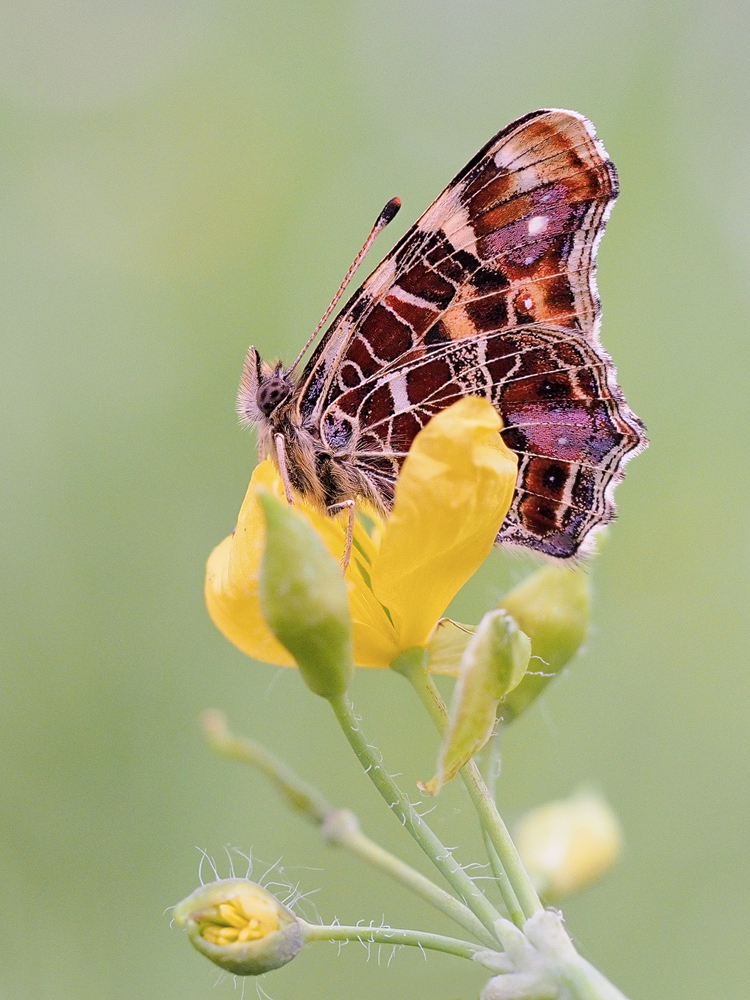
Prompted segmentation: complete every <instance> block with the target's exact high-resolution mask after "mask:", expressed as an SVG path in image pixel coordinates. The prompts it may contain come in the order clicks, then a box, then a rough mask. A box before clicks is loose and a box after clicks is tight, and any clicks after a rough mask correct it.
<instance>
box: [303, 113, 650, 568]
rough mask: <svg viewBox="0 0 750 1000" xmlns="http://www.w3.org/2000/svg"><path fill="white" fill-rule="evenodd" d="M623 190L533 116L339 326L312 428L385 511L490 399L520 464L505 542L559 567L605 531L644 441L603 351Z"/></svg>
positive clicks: (581, 121)
mask: <svg viewBox="0 0 750 1000" xmlns="http://www.w3.org/2000/svg"><path fill="white" fill-rule="evenodd" d="M616 195H617V175H616V172H615V168H614V166H613V165H612V163H611V162H610V161H609V159H608V158H607V156H606V153H605V151H604V149H603V147H602V146H601V143H599V142H598V140H597V139H596V136H595V133H594V130H593V127H592V126H591V124H590V123H589V122H588V121H587V120H586V119H585V118H583V117H582V116H580V115H577V114H575V113H573V112H568V111H538V112H535V113H533V114H531V115H528V116H526V117H525V118H522V119H519V120H518V121H517V122H514V123H513V124H511V125H509V126H508V127H507V128H506V129H504V130H503V131H502V132H500V133H499V134H498V135H497V136H495V138H494V139H493V140H491V142H490V143H488V144H487V146H485V148H484V149H483V150H481V151H480V152H479V153H478V154H477V155H476V157H474V159H473V160H472V161H471V162H470V163H469V164H468V165H467V166H466V167H465V168H464V170H463V171H462V172H461V173H460V174H459V175H458V177H456V178H455V180H453V181H452V183H451V184H450V185H449V186H448V188H447V189H446V190H445V191H444V192H443V193H442V194H441V195H440V197H439V198H438V199H437V200H436V201H435V202H434V203H433V204H432V205H431V206H430V208H429V209H428V210H427V211H426V212H425V213H424V215H423V216H422V218H421V219H420V220H419V221H418V222H417V223H416V225H415V226H413V227H412V229H411V230H410V231H409V232H408V233H407V234H406V235H405V236H404V237H403V239H402V240H401V241H400V242H399V244H398V245H397V246H396V247H395V248H394V250H393V251H391V253H390V254H388V256H387V257H386V258H385V259H384V260H383V261H382V263H381V264H380V265H379V267H378V268H377V269H376V270H375V271H374V272H373V274H372V275H371V276H370V277H369V278H368V279H367V281H366V282H365V283H364V285H363V286H362V287H361V288H360V289H359V290H358V292H356V293H355V295H354V296H353V297H352V299H351V300H350V301H349V303H348V304H347V306H346V307H345V308H344V309H343V310H342V312H341V313H340V314H339V316H338V317H337V319H336V320H335V321H334V323H333V325H332V327H331V329H330V331H329V333H328V334H327V336H326V337H325V339H324V340H323V342H322V343H321V344H320V346H319V348H318V350H317V351H316V353H315V355H314V356H313V358H312V359H311V361H310V363H309V364H308V366H307V368H306V370H305V373H304V375H303V378H302V380H301V386H300V388H301V392H300V397H299V408H300V414H301V417H302V419H303V421H304V423H305V425H306V426H307V427H308V428H310V430H311V431H312V432H313V433H315V434H316V435H318V436H319V437H320V438H321V439H322V442H323V444H324V446H325V447H326V449H327V450H330V452H331V453H332V454H334V455H337V454H338V455H342V456H344V455H345V456H347V458H348V460H349V461H351V462H353V463H355V464H356V465H357V467H358V469H359V470H360V472H362V473H364V474H365V475H366V476H367V478H368V479H369V480H370V482H372V483H373V486H374V487H375V489H376V492H377V493H378V494H379V495H380V496H381V497H382V500H383V505H384V507H386V508H387V507H388V506H389V505H390V503H391V502H392V498H393V491H394V485H395V480H396V477H397V475H398V471H399V468H400V466H401V464H402V463H403V461H404V458H405V456H406V455H407V454H408V451H409V447H410V445H411V442H412V441H413V439H414V436H415V435H416V434H417V433H418V432H419V430H420V429H421V428H422V427H423V426H424V425H425V424H426V423H427V421H428V420H429V419H430V417H431V416H432V415H433V414H434V413H436V412H438V411H439V410H441V409H443V408H445V407H446V406H449V405H450V404H451V403H453V402H455V401H456V400H457V399H459V398H461V397H462V396H464V395H467V394H468V395H479V396H484V397H486V398H487V399H488V400H490V401H491V402H492V403H493V405H494V406H495V407H496V408H497V410H498V411H499V413H500V415H501V417H502V418H503V422H504V428H505V429H504V431H503V434H504V438H505V441H506V443H507V444H508V445H509V447H511V448H513V449H514V450H515V451H516V452H517V453H518V456H519V476H518V481H517V487H516V494H515V497H514V501H513V505H512V507H511V510H510V512H509V514H508V516H507V518H506V520H505V522H504V524H503V527H502V529H501V532H500V534H499V536H498V539H499V540H500V541H506V542H510V543H515V544H520V545H524V546H526V547H530V548H534V549H538V550H541V551H543V552H546V553H548V554H550V555H554V556H558V557H563V558H565V557H568V556H571V555H574V554H576V553H577V552H578V551H579V550H580V548H581V545H582V543H583V542H584V540H585V538H586V536H587V534H588V533H589V531H590V530H591V529H592V528H594V527H597V526H598V525H600V524H602V523H606V522H607V521H609V520H611V518H612V516H613V514H614V506H613V502H612V493H613V490H614V485H615V484H616V482H617V481H618V480H619V479H620V478H621V476H622V472H621V469H622V466H623V464H624V462H625V461H626V459H627V458H628V457H629V456H630V455H632V454H633V453H635V452H636V451H637V450H639V449H640V448H642V447H643V446H644V444H645V438H644V437H643V433H642V426H641V424H640V422H639V421H638V418H637V417H635V416H634V414H632V412H631V411H630V410H629V409H628V407H627V405H626V404H625V402H624V399H623V397H622V393H621V392H620V390H619V387H618V386H617V382H616V376H615V371H614V368H613V366H612V363H611V361H610V359H609V357H608V356H607V355H606V353H605V352H604V351H603V350H602V348H601V346H600V345H599V339H598V327H599V300H598V296H597V291H596V285H595V281H594V274H595V266H596V250H597V245H598V242H599V239H600V238H601V234H602V232H603V229H604V225H605V223H606V219H607V215H608V213H609V210H610V208H611V205H612V203H613V201H614V199H615V197H616Z"/></svg>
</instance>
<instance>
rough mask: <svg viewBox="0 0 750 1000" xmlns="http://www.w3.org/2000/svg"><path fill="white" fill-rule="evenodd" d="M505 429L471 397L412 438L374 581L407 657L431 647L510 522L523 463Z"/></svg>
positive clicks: (491, 410) (481, 402) (490, 409)
mask: <svg viewBox="0 0 750 1000" xmlns="http://www.w3.org/2000/svg"><path fill="white" fill-rule="evenodd" d="M501 427H502V422H501V420H500V417H499V416H498V414H497V411H496V410H495V409H494V407H493V406H492V405H491V404H490V403H489V402H487V400H485V399H479V398H478V397H473V396H472V397H467V398H466V399H462V400H459V401H458V402H457V403H454V404H453V405H452V406H450V407H448V409H447V410H443V411H442V412H441V413H438V414H436V416H434V417H433V418H432V420H430V422H429V423H428V424H427V426H426V427H425V428H424V429H423V430H422V431H420V432H419V434H417V436H416V438H415V439H414V442H413V444H412V446H411V450H410V451H409V455H408V457H407V459H406V461H405V462H404V466H403V468H402V470H401V474H400V475H399V477H398V481H397V483H396V499H395V504H394V508H393V513H392V514H391V517H390V518H389V520H388V523H387V525H386V528H385V532H384V534H383V540H382V543H381V546H380V552H379V554H378V558H377V561H376V564H375V568H374V572H373V574H372V588H373V591H374V592H375V595H376V596H377V597H378V599H379V600H380V601H381V602H382V603H383V604H384V605H385V606H386V607H387V608H388V609H389V611H390V613H391V617H392V619H393V624H394V627H395V631H396V638H397V641H398V645H399V647H400V649H402V650H403V649H408V648H410V647H411V646H423V645H425V644H426V642H427V639H428V636H429V634H430V632H431V630H432V628H433V627H434V625H435V623H436V622H437V620H438V618H439V617H440V616H441V614H442V613H443V611H444V610H445V608H446V607H447V606H448V603H449V602H450V600H451V599H452V598H453V597H454V595H455V594H456V593H457V592H458V591H459V590H460V588H461V587H462V586H463V585H464V583H466V581H467V580H468V579H469V578H470V577H471V576H472V575H473V573H474V572H475V571H476V570H477V569H478V568H479V566H480V565H481V564H482V562H484V560H485V558H486V557H487V556H488V555H489V553H490V550H491V549H492V545H493V543H494V541H495V537H496V535H497V533H498V531H499V530H500V526H501V524H502V523H503V521H504V520H505V515H506V514H507V513H508V509H509V508H510V504H511V501H512V499H513V490H514V488H515V483H516V475H517V472H518V460H517V458H516V456H515V454H514V453H513V452H512V451H510V449H508V448H507V447H506V446H505V444H504V442H503V440H502V438H501V437H500V434H499V433H498V431H499V430H500V428H501Z"/></svg>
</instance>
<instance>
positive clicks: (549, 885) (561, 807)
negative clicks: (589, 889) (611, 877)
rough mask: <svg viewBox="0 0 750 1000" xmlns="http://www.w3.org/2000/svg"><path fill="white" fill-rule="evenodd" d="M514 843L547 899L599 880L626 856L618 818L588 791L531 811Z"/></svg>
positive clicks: (526, 816) (521, 825) (603, 802)
mask: <svg viewBox="0 0 750 1000" xmlns="http://www.w3.org/2000/svg"><path fill="white" fill-rule="evenodd" d="M514 839H515V842H516V847H517V848H518V853H519V854H520V855H521V859H522V861H523V863H524V865H525V866H526V870H527V871H528V873H529V875H530V876H531V878H532V881H533V882H534V884H535V886H536V888H537V890H538V891H539V892H540V893H541V894H542V895H543V896H546V897H547V898H548V899H560V898H561V897H562V896H567V895H569V894H570V893H572V892H575V891H577V890H578V889H581V888H583V886H585V885H588V884H589V883H590V882H593V881H595V880H596V879H597V878H599V877H600V876H601V875H603V874H604V873H605V872H607V871H609V869H610V868H612V866H613V865H614V864H615V863H616V862H617V860H618V859H619V857H620V854H621V853H622V832H621V830H620V824H619V822H618V820H617V817H616V816H615V814H614V812H613V811H612V809H611V808H610V806H609V805H608V804H607V803H606V802H605V801H604V799H603V798H601V796H599V795H595V794H593V793H592V792H586V791H581V792H578V793H577V794H576V795H572V796H571V797H570V798H568V799H560V800H559V801H556V802H549V803H548V804H547V805H544V806H540V807H539V808H538V809H532V810H531V811H530V812H528V813H526V815H525V816H523V817H522V818H521V820H520V821H519V823H518V825H517V826H516V831H515V838H514Z"/></svg>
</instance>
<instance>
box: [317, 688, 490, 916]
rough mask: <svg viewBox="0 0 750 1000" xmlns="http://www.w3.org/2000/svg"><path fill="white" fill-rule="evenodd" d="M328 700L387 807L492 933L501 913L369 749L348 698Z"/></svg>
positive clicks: (342, 696) (343, 696) (341, 696)
mask: <svg viewBox="0 0 750 1000" xmlns="http://www.w3.org/2000/svg"><path fill="white" fill-rule="evenodd" d="M329 700H330V704H331V707H332V708H333V711H334V713H335V715H336V718H337V719H338V722H339V725H340V726H341V729H342V730H343V733H344V735H345V736H346V738H347V740H348V741H349V745H350V746H351V748H352V750H354V753H355V754H356V756H357V759H358V760H359V762H360V764H361V765H362V767H363V768H364V770H365V773H366V774H367V775H368V776H369V777H370V780H371V781H372V783H373V784H374V785H375V787H376V788H377V790H378V791H379V792H380V794H381V796H382V797H383V799H384V800H385V802H386V804H387V805H388V807H389V808H390V809H391V811H392V812H393V813H394V814H395V816H396V817H397V818H398V820H399V821H400V822H401V825H402V826H403V827H404V828H405V829H406V830H407V831H408V833H409V834H410V835H411V836H412V837H413V838H414V840H415V841H416V842H417V844H419V846H420V847H421V848H422V850H423V851H424V853H425V854H426V855H427V857H428V858H429V859H430V861H432V863H433V864H434V865H435V867H436V868H437V869H438V871H439V872H440V873H441V875H442V876H443V877H444V878H445V880H446V881H447V882H448V883H449V885H451V886H452V887H453V889H454V890H455V891H456V892H457V893H458V895H459V896H461V898H462V899H463V900H464V902H465V903H466V905H467V906H468V907H469V908H470V909H471V910H473V911H474V913H475V914H476V915H477V916H478V917H479V919H480V920H481V922H482V923H483V924H484V926H485V927H486V928H487V930H488V931H490V933H491V934H493V936H494V934H495V921H496V920H497V919H498V917H499V916H500V914H499V913H498V912H497V910H496V909H495V907H494V906H493V905H492V903H490V901H489V900H488V899H487V897H486V896H485V895H484V893H482V892H481V891H480V890H479V889H478V888H477V886H476V885H475V884H474V882H473V881H472V880H471V879H470V878H469V876H468V875H467V874H466V872H465V871H464V870H463V868H462V867H461V866H460V865H459V863H458V862H457V861H456V859H455V858H454V857H453V855H452V854H451V852H450V851H449V850H448V848H447V847H446V846H445V845H444V844H443V843H442V842H441V841H440V839H439V838H438V837H437V836H436V835H435V833H433V831H432V830H431V829H430V827H429V826H428V825H427V824H426V823H425V821H424V820H423V819H422V817H421V816H420V815H419V813H418V812H417V811H416V809H415V808H414V806H413V805H412V804H411V802H409V800H408V799H407V797H406V796H405V795H404V793H403V792H402V791H401V789H400V788H399V787H398V785H397V784H396V782H395V781H394V780H393V778H392V777H391V776H390V775H389V774H388V772H387V771H386V770H385V768H384V767H383V765H382V763H381V760H380V759H379V756H376V755H375V754H374V753H373V752H372V749H371V747H370V746H369V744H368V743H367V740H366V739H365V737H364V734H363V733H362V730H361V729H360V728H359V722H358V720H357V717H356V716H355V714H354V711H353V709H352V705H351V702H350V701H349V699H348V697H347V696H346V695H340V696H339V697H337V698H331V699H329Z"/></svg>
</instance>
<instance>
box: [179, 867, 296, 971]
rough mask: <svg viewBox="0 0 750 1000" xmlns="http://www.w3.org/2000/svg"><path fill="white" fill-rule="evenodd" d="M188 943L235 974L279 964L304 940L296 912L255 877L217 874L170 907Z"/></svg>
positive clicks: (289, 960) (286, 959) (289, 958)
mask: <svg viewBox="0 0 750 1000" xmlns="http://www.w3.org/2000/svg"><path fill="white" fill-rule="evenodd" d="M174 919H175V922H176V923H178V924H179V925H180V926H187V932H188V937H189V938H190V941H191V942H192V944H193V946H194V947H195V948H196V949H197V950H198V951H199V952H200V953H201V954H202V955H205V956H206V958H210V959H211V961H212V962H213V963H214V964H215V965H218V966H220V967H221V968H222V969H226V970H227V972H232V973H234V975H236V976H260V975H262V974H263V973H264V972H270V971H271V970H273V969H279V968H281V966H282V965H286V963H287V962H291V960H292V959H293V958H294V957H295V955H296V954H297V953H298V952H299V951H300V949H301V948H302V945H303V944H304V942H303V940H302V933H301V931H300V926H299V924H298V922H297V918H296V917H295V915H294V914H293V913H292V911H291V910H288V909H287V908H286V907H285V906H282V904H281V903H280V902H279V901H278V899H276V897H275V896H272V895H271V893H270V892H267V891H266V890H265V889H263V888H262V887H261V886H259V885H256V883H255V882H249V881H248V880H247V879H244V878H227V879H219V881H217V882H209V883H208V884H207V885H202V886H201V887H200V888H199V889H196V890H195V892H193V893H191V894H190V895H189V896H188V897H187V898H186V899H183V900H182V902H181V903H178V904H177V906H176V907H175V908H174Z"/></svg>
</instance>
